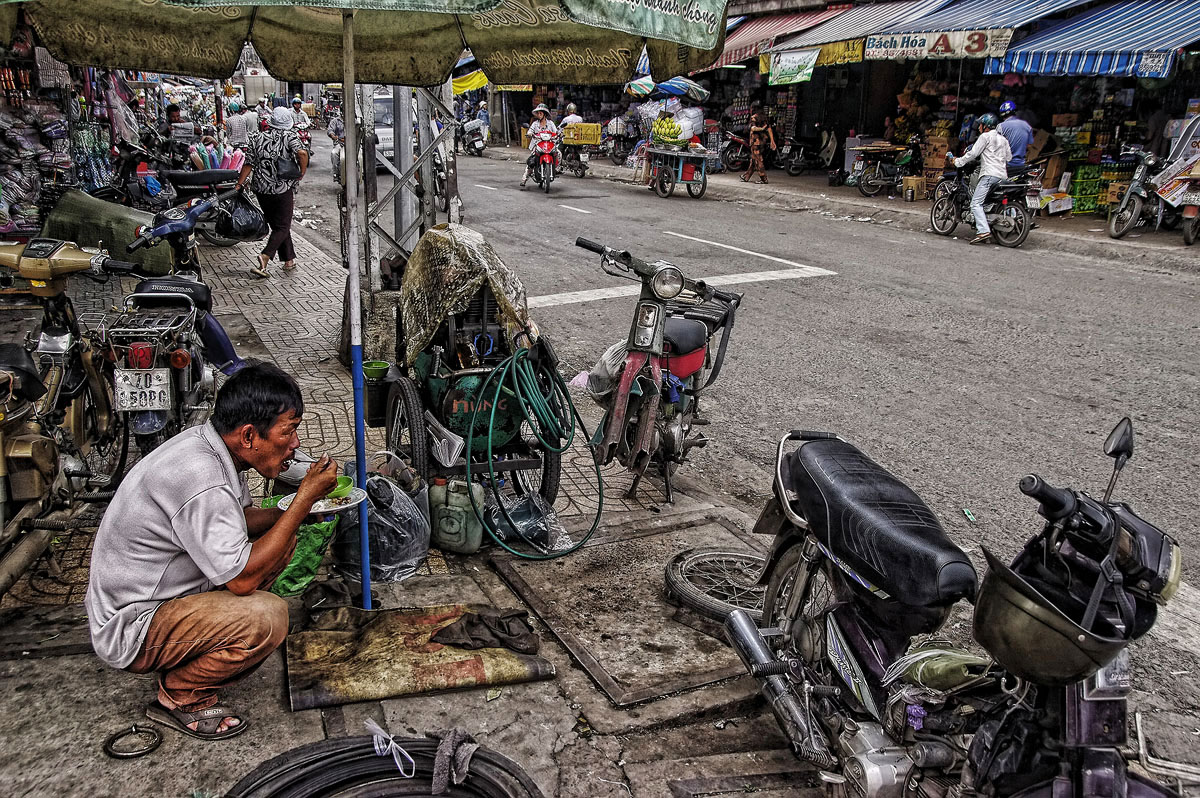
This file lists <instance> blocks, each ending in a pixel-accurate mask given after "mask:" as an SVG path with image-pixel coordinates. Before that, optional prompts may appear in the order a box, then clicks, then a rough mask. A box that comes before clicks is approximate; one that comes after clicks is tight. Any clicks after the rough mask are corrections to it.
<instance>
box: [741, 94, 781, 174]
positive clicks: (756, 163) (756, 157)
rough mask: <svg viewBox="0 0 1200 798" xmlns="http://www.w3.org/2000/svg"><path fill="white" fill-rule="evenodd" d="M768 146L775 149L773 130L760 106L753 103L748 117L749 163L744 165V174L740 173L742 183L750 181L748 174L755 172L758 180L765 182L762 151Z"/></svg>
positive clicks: (765, 172)
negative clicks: (752, 108)
mask: <svg viewBox="0 0 1200 798" xmlns="http://www.w3.org/2000/svg"><path fill="white" fill-rule="evenodd" d="M768 146H769V147H770V148H771V149H772V150H774V149H775V131H774V130H772V129H771V123H770V122H769V121H768V120H767V115H766V114H764V113H763V112H762V108H760V107H758V106H757V105H755V108H754V113H753V114H752V115H751V117H750V165H749V166H748V167H746V174H744V175H742V182H743V183H748V182H750V175H752V174H754V173H755V172H758V182H760V183H766V182H767V168H766V166H765V165H764V164H763V151H764V148H765V147H768Z"/></svg>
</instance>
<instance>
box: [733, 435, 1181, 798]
mask: <svg viewBox="0 0 1200 798" xmlns="http://www.w3.org/2000/svg"><path fill="white" fill-rule="evenodd" d="M790 442H799V444H800V445H799V447H798V448H796V449H795V450H793V451H790V452H787V451H785V449H786V448H787V445H788V444H789V443H790ZM1104 450H1105V452H1106V453H1107V454H1108V455H1109V456H1111V457H1113V458H1115V460H1116V464H1115V468H1114V470H1113V475H1112V478H1111V479H1110V480H1109V483H1108V488H1107V490H1106V491H1105V492H1104V496H1103V498H1102V499H1101V500H1099V501H1097V500H1096V499H1093V498H1092V497H1091V496H1089V495H1088V494H1086V493H1083V492H1081V491H1076V490H1069V489H1063V488H1056V487H1053V486H1051V485H1050V484H1049V483H1048V482H1046V481H1045V480H1043V479H1042V478H1040V477H1038V476H1036V475H1030V476H1027V477H1025V478H1024V479H1022V480H1021V482H1020V490H1021V492H1022V493H1024V494H1025V495H1027V496H1029V497H1031V498H1033V499H1034V500H1035V501H1037V502H1038V504H1039V512H1040V514H1041V515H1042V516H1043V517H1044V518H1045V519H1046V524H1045V527H1044V529H1043V530H1042V531H1041V532H1040V533H1038V534H1036V535H1034V536H1033V538H1032V539H1030V540H1029V542H1028V543H1027V544H1026V545H1025V547H1024V549H1023V551H1022V552H1021V554H1020V555H1018V556H1017V558H1016V560H1015V561H1014V562H1013V564H1012V565H1011V566H1007V567H1006V566H1005V565H1004V564H1003V563H1002V562H1001V561H1000V560H999V558H997V557H996V556H994V555H993V554H992V553H991V552H989V551H987V550H986V549H985V550H984V556H985V558H986V560H987V563H988V571H987V574H986V575H985V577H984V579H983V582H982V584H981V585H980V586H979V587H978V591H977V588H976V575H975V569H974V567H973V566H972V564H971V561H970V560H969V559H968V558H967V556H966V554H964V553H963V551H962V550H961V549H959V548H958V546H956V545H955V544H954V543H953V542H952V541H951V540H950V539H949V538H948V537H947V536H946V533H945V531H944V530H943V529H942V527H941V525H940V524H939V523H938V521H937V519H936V517H935V516H934V514H933V513H932V512H931V511H930V510H929V508H928V507H926V506H925V504H924V503H923V502H922V501H921V499H920V497H918V496H917V495H916V494H915V493H914V492H913V491H912V490H911V489H910V488H909V487H908V486H906V485H905V484H904V483H902V482H901V481H900V480H899V479H897V478H896V477H894V476H893V475H892V474H890V473H888V472H887V471H886V470H884V469H883V468H882V467H881V466H880V465H878V464H877V463H875V462H874V461H872V460H871V459H870V458H868V457H867V456H866V455H865V454H863V453H862V452H861V451H859V450H858V449H856V448H855V447H854V446H853V445H851V444H850V443H848V442H846V441H845V440H843V439H841V438H839V437H838V436H837V435H835V434H832V433H826V432H805V431H798V430H797V431H793V432H791V433H789V434H788V435H785V436H784V437H783V438H782V439H781V440H780V442H779V447H778V450H777V452H776V470H775V480H774V494H775V495H774V498H773V499H771V501H770V502H769V504H768V505H767V506H766V507H765V508H764V510H763V512H762V514H761V516H760V517H759V520H758V524H757V526H756V529H755V531H758V532H772V533H774V535H775V540H774V545H773V547H772V550H771V553H770V555H769V557H768V561H767V565H766V568H765V569H764V572H763V573H762V576H761V578H760V582H765V583H766V584H767V590H766V601H765V605H764V611H763V618H764V625H765V626H766V627H767V628H764V629H762V630H760V629H758V628H757V627H756V626H755V624H754V623H753V622H752V621H751V620H750V618H749V616H748V615H747V614H746V612H745V611H744V610H740V609H739V610H735V611H734V612H732V613H731V614H730V616H729V617H728V619H727V620H726V622H725V629H726V633H727V635H728V637H729V639H730V641H731V642H732V644H733V646H734V648H735V649H736V651H737V652H738V655H739V656H740V658H741V660H742V662H743V663H744V664H745V666H746V667H747V669H748V670H749V671H750V673H751V674H752V675H753V676H754V677H755V678H757V679H758V680H759V682H760V683H761V690H762V693H763V695H764V696H765V697H766V698H767V700H768V702H769V704H770V706H771V709H772V711H773V712H774V714H775V716H776V719H777V720H778V722H779V724H780V726H781V728H782V729H783V731H784V732H785V734H786V735H787V737H788V738H789V740H790V741H791V743H792V745H793V748H794V750H795V752H796V753H797V755H798V756H799V757H801V758H803V759H807V760H809V761H810V762H813V763H814V764H816V765H817V767H819V768H820V769H821V773H820V778H821V779H822V781H824V782H825V784H826V785H827V787H828V788H829V789H830V793H829V794H831V795H837V796H862V797H863V798H885V797H890V798H899V797H900V796H912V797H913V798H966V797H967V796H996V797H997V798H998V797H1000V796H1014V795H1020V796H1026V797H1027V798H1051V797H1052V796H1113V797H1114V798H1122V797H1123V796H1126V795H1129V796H1170V795H1174V793H1173V792H1172V791H1171V790H1169V789H1167V788H1165V787H1163V786H1161V785H1159V784H1157V783H1155V782H1153V781H1151V780H1149V779H1147V778H1145V777H1144V776H1142V775H1140V774H1138V773H1136V772H1133V771H1130V770H1127V769H1126V764H1127V763H1126V760H1125V758H1124V757H1123V755H1122V753H1121V749H1122V747H1123V746H1124V745H1125V743H1126V711H1127V710H1126V696H1127V695H1128V694H1129V692H1130V688H1131V672H1130V662H1129V653H1128V650H1127V648H1126V647H1127V646H1128V644H1129V643H1130V642H1131V641H1132V640H1135V639H1137V638H1140V637H1141V636H1143V635H1144V634H1145V633H1146V632H1148V631H1149V630H1150V628H1151V627H1152V626H1153V625H1154V621H1155V616H1156V612H1157V608H1158V606H1160V605H1162V604H1165V603H1166V602H1167V601H1168V600H1169V599H1170V598H1171V597H1172V596H1173V595H1174V593H1175V591H1176V589H1177V588H1178V586H1179V583H1180V578H1181V555H1180V550H1179V547H1178V545H1177V544H1176V542H1175V540H1174V539H1173V538H1172V537H1171V536H1169V535H1167V534H1165V533H1163V532H1162V531H1160V530H1159V529H1157V528H1156V527H1155V526H1153V525H1152V524H1150V523H1149V522H1148V521H1145V520H1144V519H1142V518H1141V517H1140V516H1139V515H1137V514H1136V513H1135V512H1134V510H1133V509H1132V508H1131V507H1130V506H1129V505H1128V504H1126V503H1124V502H1117V501H1111V500H1110V499H1111V494H1112V490H1113V487H1114V485H1115V483H1116V481H1117V477H1118V475H1119V474H1120V472H1121V469H1122V468H1123V466H1124V465H1125V463H1126V462H1127V461H1128V460H1129V458H1130V457H1131V456H1132V453H1133V426H1132V424H1131V423H1130V422H1129V419H1123V420H1122V421H1121V422H1120V423H1119V424H1118V425H1117V427H1116V429H1114V430H1113V433H1112V434H1111V435H1110V436H1109V438H1108V440H1107V442H1106V443H1105V447H1104ZM963 599H965V600H967V601H971V600H974V603H975V616H974V629H973V631H974V637H975V639H976V640H977V641H978V642H979V643H980V645H982V646H983V648H984V649H985V650H986V651H987V653H988V655H990V656H978V655H976V654H973V653H972V652H970V651H968V650H966V649H963V648H960V647H957V646H955V645H952V644H951V643H949V642H945V641H944V640H941V639H938V638H936V637H935V635H936V634H937V632H938V630H939V628H940V627H941V626H942V624H943V623H944V622H945V621H946V619H947V618H948V616H949V615H950V611H951V608H952V607H953V606H954V605H955V604H956V603H957V602H958V601H960V600H963ZM1145 764H1152V763H1150V762H1146V763H1145ZM1171 767H1172V768H1182V769H1183V770H1172V771H1171V772H1172V773H1173V775H1176V776H1179V775H1181V773H1183V772H1184V771H1187V770H1188V768H1187V766H1181V765H1174V766H1171ZM1190 771H1194V772H1191V776H1192V777H1197V776H1200V769H1196V768H1191V769H1190ZM1190 771H1189V772H1190Z"/></svg>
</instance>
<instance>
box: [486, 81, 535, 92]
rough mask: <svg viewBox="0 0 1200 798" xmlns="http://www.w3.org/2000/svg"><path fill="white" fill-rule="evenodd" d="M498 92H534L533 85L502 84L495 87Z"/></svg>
mask: <svg viewBox="0 0 1200 798" xmlns="http://www.w3.org/2000/svg"><path fill="white" fill-rule="evenodd" d="M494 88H495V89H496V91H533V84H532V83H501V84H499V85H497V86H495V87H494Z"/></svg>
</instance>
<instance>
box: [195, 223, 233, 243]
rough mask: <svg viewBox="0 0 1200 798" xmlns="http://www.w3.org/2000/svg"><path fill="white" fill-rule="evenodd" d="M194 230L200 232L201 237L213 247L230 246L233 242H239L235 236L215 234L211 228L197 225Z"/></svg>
mask: <svg viewBox="0 0 1200 798" xmlns="http://www.w3.org/2000/svg"><path fill="white" fill-rule="evenodd" d="M196 232H197V233H199V234H200V237H201V238H203V239H204V240H205V241H207V242H208V243H210V244H212V245H213V246H214V247H232V246H233V245H234V244H240V243H241V242H240V241H238V240H237V239H236V238H225V237H224V236H221V235H217V234H216V233H215V232H213V231H212V230H206V229H204V228H203V227H197V228H196Z"/></svg>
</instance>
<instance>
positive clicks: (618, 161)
mask: <svg viewBox="0 0 1200 798" xmlns="http://www.w3.org/2000/svg"><path fill="white" fill-rule="evenodd" d="M608 157H609V159H610V160H611V161H612V162H613V165H614V166H623V165H624V164H625V159H626V158H628V157H629V150H627V149H625V148H624V147H618V146H617V145H616V144H614V145H613V147H612V152H611V153H610V154H609V156H608Z"/></svg>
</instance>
